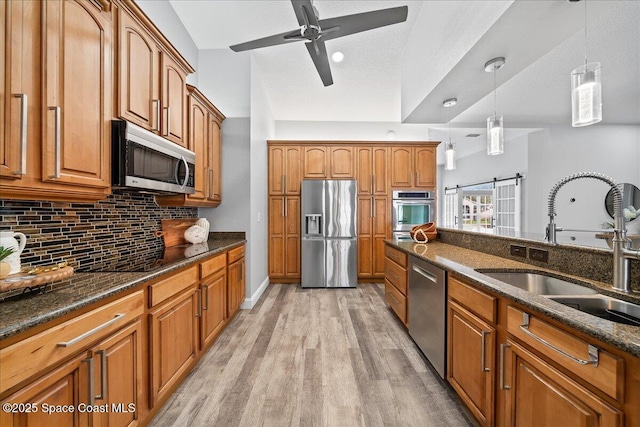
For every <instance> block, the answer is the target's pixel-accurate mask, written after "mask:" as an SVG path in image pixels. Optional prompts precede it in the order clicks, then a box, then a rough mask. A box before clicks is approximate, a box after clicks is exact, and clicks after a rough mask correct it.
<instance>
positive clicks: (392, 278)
mask: <svg viewBox="0 0 640 427" xmlns="http://www.w3.org/2000/svg"><path fill="white" fill-rule="evenodd" d="M384 266H385V268H384V276H385V278H386V279H387V280H388V281H389V282H391V283H393V284H394V286H395V287H396V288H398V290H399V291H400V292H402V294H403V295H407V270H406V269H404V268H402V267H400V266H399V265H398V264H396V263H395V262H393V261H389V259H388V258H387V259H386V260H385V263H384Z"/></svg>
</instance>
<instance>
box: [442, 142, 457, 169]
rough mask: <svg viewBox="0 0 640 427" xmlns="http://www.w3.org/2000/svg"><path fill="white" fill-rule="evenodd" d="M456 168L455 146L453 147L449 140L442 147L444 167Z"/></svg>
mask: <svg viewBox="0 0 640 427" xmlns="http://www.w3.org/2000/svg"><path fill="white" fill-rule="evenodd" d="M455 168H456V147H454V145H453V143H452V142H451V141H449V143H448V144H447V145H446V146H445V149H444V169H445V170H448V171H451V170H454V169H455Z"/></svg>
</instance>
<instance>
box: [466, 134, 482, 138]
mask: <svg viewBox="0 0 640 427" xmlns="http://www.w3.org/2000/svg"><path fill="white" fill-rule="evenodd" d="M479 136H480V134H479V133H469V134H467V138H477V137H479Z"/></svg>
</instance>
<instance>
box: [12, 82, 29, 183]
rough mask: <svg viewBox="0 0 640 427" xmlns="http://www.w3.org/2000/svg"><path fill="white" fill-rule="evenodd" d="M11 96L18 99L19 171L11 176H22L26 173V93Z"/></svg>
mask: <svg viewBox="0 0 640 427" xmlns="http://www.w3.org/2000/svg"><path fill="white" fill-rule="evenodd" d="M13 96H14V97H15V98H20V170H19V171H16V172H13V174H14V175H24V174H26V173H27V120H28V118H29V116H28V114H27V113H28V98H27V94H26V93H17V94H15V95H13Z"/></svg>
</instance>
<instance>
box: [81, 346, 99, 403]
mask: <svg viewBox="0 0 640 427" xmlns="http://www.w3.org/2000/svg"><path fill="white" fill-rule="evenodd" d="M82 362H83V363H86V364H88V365H89V375H88V376H89V381H88V386H89V405H91V406H93V405H94V404H95V402H96V399H95V397H94V396H93V357H90V358H88V359H82Z"/></svg>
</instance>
